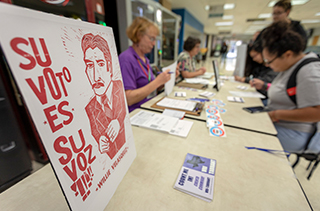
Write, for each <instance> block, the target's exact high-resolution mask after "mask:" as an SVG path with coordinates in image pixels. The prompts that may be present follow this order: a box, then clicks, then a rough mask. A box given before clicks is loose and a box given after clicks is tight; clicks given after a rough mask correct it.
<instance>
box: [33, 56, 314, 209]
mask: <svg viewBox="0 0 320 211" xmlns="http://www.w3.org/2000/svg"><path fill="white" fill-rule="evenodd" d="M212 59H217V60H218V62H219V64H220V65H219V67H220V74H223V75H232V73H233V70H234V67H235V59H226V60H225V62H223V63H221V60H220V58H210V59H208V60H207V61H206V62H202V63H201V65H202V66H205V67H206V68H207V71H209V72H212V71H213V67H212ZM199 65H200V64H198V65H197V66H199ZM232 68H233V69H232ZM226 69H227V70H226ZM295 159H296V156H295V155H291V156H290V158H289V160H290V162H291V163H294V161H295ZM308 164H309V162H308V161H306V160H305V159H303V158H301V159H300V162H299V164H298V165H297V166H296V167H295V169H294V172H295V173H296V176H297V178H298V180H299V181H300V184H301V186H302V188H303V190H304V191H305V194H306V195H307V198H308V199H309V202H310V204H311V206H312V208H313V209H314V210H320V200H319V196H320V170H319V168H317V169H316V170H315V171H314V172H313V175H312V177H311V178H310V180H307V176H308V174H309V171H306V168H307V166H308ZM32 166H33V168H34V170H33V172H35V171H37V170H38V169H40V168H41V167H42V166H43V165H42V164H40V163H37V162H32Z"/></svg>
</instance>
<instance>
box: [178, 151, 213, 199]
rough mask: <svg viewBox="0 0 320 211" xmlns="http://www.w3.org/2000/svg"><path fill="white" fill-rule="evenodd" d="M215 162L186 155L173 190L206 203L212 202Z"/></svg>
mask: <svg viewBox="0 0 320 211" xmlns="http://www.w3.org/2000/svg"><path fill="white" fill-rule="evenodd" d="M215 171H216V160H214V159H209V158H205V157H201V156H198V155H193V154H190V153H188V154H187V156H186V158H185V160H184V163H183V166H182V168H181V170H180V173H179V175H178V178H177V180H176V182H175V184H174V188H175V189H177V190H179V191H182V192H184V193H187V194H190V195H192V196H195V197H197V198H200V199H202V200H205V201H207V202H211V201H212V200H213V192H214V177H215Z"/></svg>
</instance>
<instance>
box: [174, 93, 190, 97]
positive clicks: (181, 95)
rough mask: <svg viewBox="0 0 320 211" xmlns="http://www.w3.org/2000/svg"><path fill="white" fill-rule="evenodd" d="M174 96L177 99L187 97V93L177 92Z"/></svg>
mask: <svg viewBox="0 0 320 211" xmlns="http://www.w3.org/2000/svg"><path fill="white" fill-rule="evenodd" d="M174 96H175V97H186V96H187V93H186V92H175V93H174Z"/></svg>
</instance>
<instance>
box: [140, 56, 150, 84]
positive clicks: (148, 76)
mask: <svg viewBox="0 0 320 211" xmlns="http://www.w3.org/2000/svg"><path fill="white" fill-rule="evenodd" d="M137 61H138V63H139V65H140V67H141V69H142V70H143V73H144V74H145V75H146V77H147V78H148V82H150V81H151V72H150V67H149V65H147V68H148V74H147V72H146V71H145V69H144V68H143V66H142V64H141V62H140V60H139V59H137Z"/></svg>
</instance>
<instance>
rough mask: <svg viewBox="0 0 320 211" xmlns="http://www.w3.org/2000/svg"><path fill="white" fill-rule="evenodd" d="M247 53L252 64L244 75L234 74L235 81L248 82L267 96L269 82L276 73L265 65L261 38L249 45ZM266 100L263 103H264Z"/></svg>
mask: <svg viewBox="0 0 320 211" xmlns="http://www.w3.org/2000/svg"><path fill="white" fill-rule="evenodd" d="M249 55H250V57H251V58H252V60H253V61H254V65H252V66H251V69H250V71H247V72H246V73H245V77H239V76H235V80H236V81H240V82H244V83H249V84H250V85H251V86H253V87H255V88H256V89H257V91H258V92H260V93H261V94H263V95H264V96H266V97H268V95H267V90H268V88H269V86H270V83H271V82H272V81H273V79H274V78H275V77H276V76H277V75H278V73H276V72H274V71H273V70H272V69H271V68H270V67H266V66H265V65H264V62H263V58H262V40H261V39H259V40H256V41H255V42H254V43H253V44H252V45H251V46H250V47H249ZM266 102H267V101H266V100H265V101H263V103H264V104H265V105H266Z"/></svg>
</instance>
